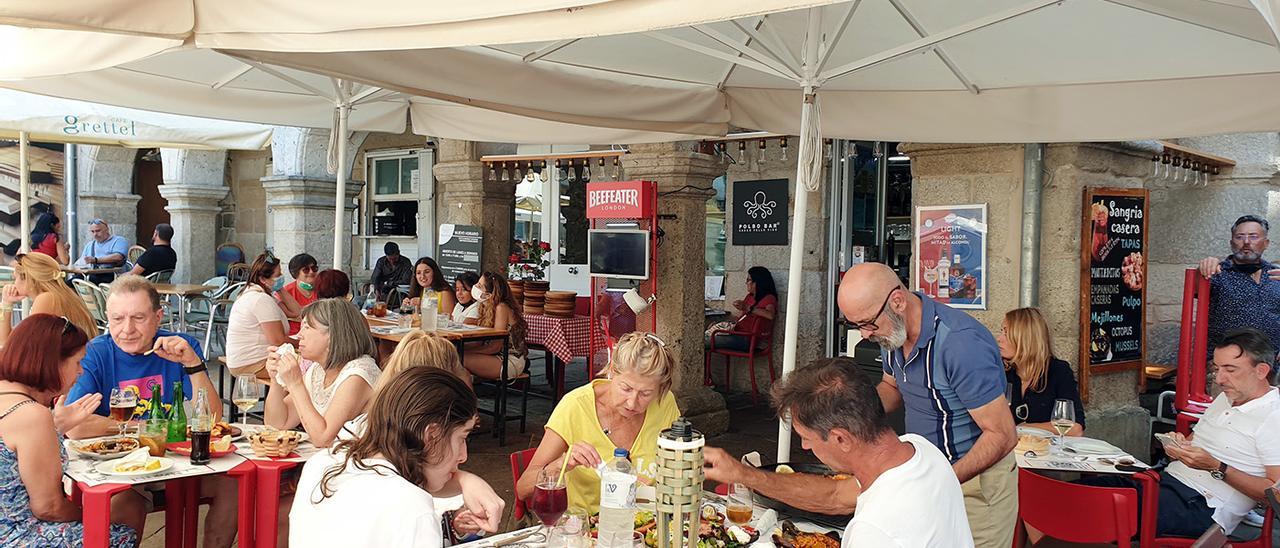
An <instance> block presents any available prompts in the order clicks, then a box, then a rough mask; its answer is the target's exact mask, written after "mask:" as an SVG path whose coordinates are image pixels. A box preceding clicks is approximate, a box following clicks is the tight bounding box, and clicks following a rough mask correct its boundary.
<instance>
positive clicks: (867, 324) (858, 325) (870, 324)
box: [849, 286, 902, 331]
mask: <svg viewBox="0 0 1280 548" xmlns="http://www.w3.org/2000/svg"><path fill="white" fill-rule="evenodd" d="M899 289H902V286H897V287H895V288H893V289H890V290H889V294H888V295H885V296H884V302H883V303H880V310H878V311H876V315H875V316H872V317H871V319H870V320H866V321H861V322H849V327H851V328H853V329H857V330H859V331H861V330H863V329H875V328H877V327H879V326H877V325H876V321H878V320H879V319H880V315H881V314H884V309H885V307H886V306H889V297H892V296H893V292H894V291H897V290H899Z"/></svg>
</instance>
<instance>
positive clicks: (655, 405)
mask: <svg viewBox="0 0 1280 548" xmlns="http://www.w3.org/2000/svg"><path fill="white" fill-rule="evenodd" d="M674 372H675V358H674V357H673V356H672V355H671V352H670V351H668V350H667V348H666V346H665V345H664V344H663V343H662V341H661V340H659V339H658V337H656V336H654V335H652V334H649V333H628V334H627V335H624V336H623V337H622V338H621V339H619V340H618V343H617V345H616V346H615V348H614V350H613V355H612V359H611V360H610V362H609V367H607V368H606V370H605V378H601V379H596V380H594V381H592V382H591V384H588V385H586V386H583V387H580V388H577V389H575V390H573V391H571V392H569V393H568V394H565V396H564V398H563V399H561V400H560V403H559V404H557V405H556V408H555V410H553V411H552V412H551V418H550V419H549V420H547V431H546V435H545V436H543V437H542V443H541V444H539V445H538V450H537V451H536V452H534V454H533V458H532V459H530V460H529V467H528V468H526V469H525V471H524V474H523V475H522V476H520V481H519V482H517V483H516V496H518V497H520V499H521V500H528V499H529V497H531V496H533V487H534V483H536V481H537V478H538V472H539V471H541V470H542V469H543V468H544V467H551V468H552V469H556V470H558V469H559V468H560V465H561V463H562V462H563V461H564V459H566V458H567V459H569V464H568V472H566V473H565V482H566V483H567V484H568V486H569V507H570V508H582V509H586V510H588V511H590V512H596V511H598V510H599V506H600V476H599V474H597V472H596V470H595V468H596V467H597V466H599V465H600V463H601V462H603V461H605V460H607V459H608V458H611V456H612V455H613V450H614V449H616V448H619V447H621V448H624V449H629V450H630V451H631V457H630V458H631V464H632V466H633V467H634V470H635V471H636V474H637V475H639V476H640V481H642V482H644V483H652V482H653V476H654V475H655V474H656V473H657V463H656V462H655V458H654V457H655V453H656V452H657V449H658V433H660V432H662V431H663V430H665V429H667V428H670V427H671V423H672V422H673V421H675V420H676V419H677V418H678V417H679V416H680V410H679V409H678V408H677V407H676V399H675V396H673V395H672V394H671V390H670V388H671V376H672V374H673V373H674Z"/></svg>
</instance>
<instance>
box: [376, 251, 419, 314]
mask: <svg viewBox="0 0 1280 548" xmlns="http://www.w3.org/2000/svg"><path fill="white" fill-rule="evenodd" d="M412 279H413V264H412V263H410V261H409V259H408V258H406V257H404V256H403V255H402V256H400V258H398V259H396V262H395V263H394V264H392V262H391V261H390V260H388V259H387V258H386V257H385V256H384V257H381V258H379V259H378V262H377V264H375V265H373V280H372V282H373V288H374V291H377V292H378V297H380V298H385V297H386V296H387V293H388V292H390V291H391V290H392V289H395V288H396V286H400V285H409V281H410V280H412ZM387 304H388V305H390V304H391V303H387Z"/></svg>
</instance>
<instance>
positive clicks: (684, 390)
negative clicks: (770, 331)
mask: <svg viewBox="0 0 1280 548" xmlns="http://www.w3.org/2000/svg"><path fill="white" fill-rule="evenodd" d="M695 150H696V148H695V145H693V144H692V143H690V142H679V143H657V144H648V145H635V146H632V147H631V153H630V154H627V155H625V156H623V157H622V158H623V168H624V169H625V170H626V179H628V180H645V181H655V182H657V183H658V193H659V197H658V214H659V215H661V216H663V218H661V219H660V220H659V222H658V226H659V227H660V228H661V229H662V233H663V235H664V237H663V238H662V239H661V240H659V246H658V272H657V279H658V295H657V297H658V303H657V306H658V329H657V333H658V336H659V337H661V338H662V340H664V341H666V343H667V348H668V349H670V350H672V352H673V353H674V354H675V358H676V364H677V369H676V375H675V380H674V384H673V387H672V390H673V391H674V392H675V394H676V399H677V400H678V401H679V404H680V410H681V411H682V412H683V413H684V415H685V416H687V417H689V418H690V419H691V420H692V421H693V423H694V425H696V426H697V427H698V429H699V430H701V431H702V432H703V433H704V434H715V433H720V432H724V431H725V430H727V429H728V427H729V411H728V410H727V408H726V407H725V402H724V398H723V397H721V396H720V394H718V393H716V392H714V391H712V390H711V389H709V388H707V387H705V386H703V385H702V366H703V342H702V338H703V331H704V327H703V324H704V319H705V316H704V314H703V307H704V301H703V296H704V295H703V293H704V292H703V286H704V276H705V274H706V273H705V262H706V257H705V255H704V252H705V248H706V241H705V238H703V233H704V232H705V231H706V216H707V213H706V207H707V199H708V198H710V197H711V196H712V195H713V194H714V192H713V191H709V190H701V189H709V188H711V182H712V180H713V179H715V178H716V177H719V176H721V175H724V173H725V165H724V163H723V162H721V161H720V160H718V159H716V158H715V157H713V156H709V155H706V154H701V153H698V152H695Z"/></svg>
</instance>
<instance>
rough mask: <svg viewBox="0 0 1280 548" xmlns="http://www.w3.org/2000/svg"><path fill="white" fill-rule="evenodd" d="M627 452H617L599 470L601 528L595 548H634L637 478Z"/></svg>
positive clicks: (617, 450)
mask: <svg viewBox="0 0 1280 548" xmlns="http://www.w3.org/2000/svg"><path fill="white" fill-rule="evenodd" d="M627 457H628V453H627V450H626V449H614V450H613V458H612V459H609V462H607V463H605V464H604V465H603V468H602V469H601V470H600V527H599V538H598V539H597V540H596V546H600V547H619V548H631V546H632V531H634V530H635V519H636V476H635V474H633V473H632V472H631V461H630V460H628V459H627Z"/></svg>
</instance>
